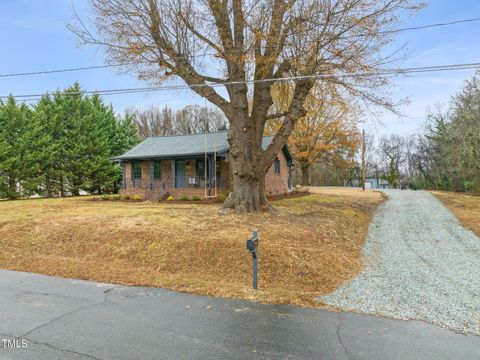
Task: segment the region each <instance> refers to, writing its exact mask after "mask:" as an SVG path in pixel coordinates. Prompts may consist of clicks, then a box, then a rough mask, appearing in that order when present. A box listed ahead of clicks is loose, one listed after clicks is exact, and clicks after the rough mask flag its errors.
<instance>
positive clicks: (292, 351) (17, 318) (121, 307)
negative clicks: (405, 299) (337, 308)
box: [0, 271, 480, 360]
mask: <svg viewBox="0 0 480 360" xmlns="http://www.w3.org/2000/svg"><path fill="white" fill-rule="evenodd" d="M0 340H1V342H0V359H2V360H3V359H15V360H23V359H29V360H30V359H32V360H33V359H35V360H42V359H48V360H55V359H61V360H70V359H72V360H73V359H75V360H80V359H82V360H83V359H115V360H121V359H156V360H157V359H369V360H371V359H435V360H439V359H449V360H451V359H480V337H475V336H465V335H460V334H456V333H454V332H450V331H447V330H443V329H440V328H437V327H435V326H433V325H429V324H426V323H423V322H419V321H408V322H407V321H399V320H388V319H384V318H379V317H374V316H368V315H360V314H354V313H346V312H340V313H336V312H330V311H326V310H318V309H306V308H299V307H294V306H275V305H261V304H256V303H249V302H245V301H235V300H226V299H219V298H212V297H205V296H195V295H188V294H183V293H178V292H173V291H169V290H165V289H153V288H142V287H123V286H115V285H109V284H100V283H95V282H87V281H79V280H71V279H60V278H54V277H48V276H42V275H36V274H29V273H21V272H11V271H0ZM13 340H16V341H13ZM12 346H13V347H12ZM15 346H16V347H15ZM22 346H23V347H22Z"/></svg>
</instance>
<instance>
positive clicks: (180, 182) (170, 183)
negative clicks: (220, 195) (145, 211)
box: [124, 176, 228, 190]
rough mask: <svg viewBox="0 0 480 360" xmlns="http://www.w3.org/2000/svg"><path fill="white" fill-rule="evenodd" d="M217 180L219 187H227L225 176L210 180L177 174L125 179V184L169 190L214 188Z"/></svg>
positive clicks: (132, 187)
mask: <svg viewBox="0 0 480 360" xmlns="http://www.w3.org/2000/svg"><path fill="white" fill-rule="evenodd" d="M215 181H216V183H217V188H227V187H228V179H227V178H224V177H217V178H216V179H211V180H210V181H209V180H208V179H207V180H206V181H205V178H203V177H202V178H200V177H196V176H176V177H175V178H174V179H173V180H172V179H165V180H162V179H134V180H132V179H128V180H126V181H125V183H124V186H125V188H126V189H150V190H168V189H183V188H187V189H188V188H193V189H195V188H196V189H204V188H205V187H207V188H208V187H210V188H214V187H215Z"/></svg>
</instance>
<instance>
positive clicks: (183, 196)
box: [180, 195, 190, 201]
mask: <svg viewBox="0 0 480 360" xmlns="http://www.w3.org/2000/svg"><path fill="white" fill-rule="evenodd" d="M188 200H190V198H189V197H188V196H186V195H182V196H180V201H188Z"/></svg>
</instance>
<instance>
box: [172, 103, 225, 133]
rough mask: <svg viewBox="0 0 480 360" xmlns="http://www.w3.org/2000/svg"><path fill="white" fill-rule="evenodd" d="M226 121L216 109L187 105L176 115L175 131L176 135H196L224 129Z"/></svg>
mask: <svg viewBox="0 0 480 360" xmlns="http://www.w3.org/2000/svg"><path fill="white" fill-rule="evenodd" d="M226 122H227V119H226V118H225V116H224V115H223V113H222V112H221V111H219V110H217V109H211V108H208V107H205V106H200V105H189V106H186V107H184V108H183V109H180V110H178V111H177V113H176V122H175V129H176V132H177V133H178V134H198V133H206V132H213V131H218V130H221V129H224V128H225V127H226Z"/></svg>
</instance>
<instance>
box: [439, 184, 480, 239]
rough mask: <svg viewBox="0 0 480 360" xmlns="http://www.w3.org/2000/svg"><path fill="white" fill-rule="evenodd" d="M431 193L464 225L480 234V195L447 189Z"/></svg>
mask: <svg viewBox="0 0 480 360" xmlns="http://www.w3.org/2000/svg"><path fill="white" fill-rule="evenodd" d="M431 193H432V194H433V195H435V196H436V197H438V198H439V199H440V200H441V201H442V202H443V203H444V204H445V205H446V206H447V207H448V208H449V209H450V211H452V212H453V213H454V214H455V216H456V217H457V218H458V220H459V221H460V222H461V223H462V225H463V226H465V227H466V228H467V229H470V230H472V231H473V232H474V233H475V234H477V236H480V196H473V195H467V194H464V193H456V192H447V191H431Z"/></svg>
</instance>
